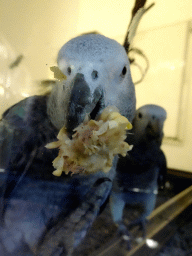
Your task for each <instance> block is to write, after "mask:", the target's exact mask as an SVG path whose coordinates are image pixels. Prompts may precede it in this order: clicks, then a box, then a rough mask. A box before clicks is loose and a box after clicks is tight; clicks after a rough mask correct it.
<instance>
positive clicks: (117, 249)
mask: <svg viewBox="0 0 192 256" xmlns="http://www.w3.org/2000/svg"><path fill="white" fill-rule="evenodd" d="M190 205H191V207H192V186H190V187H188V188H187V189H185V190H184V191H182V192H181V193H179V194H178V195H176V196H174V197H173V198H171V199H170V200H168V201H167V202H165V203H164V204H162V205H161V206H159V207H158V208H156V209H155V210H154V211H153V212H152V214H151V215H150V216H149V218H148V220H149V222H148V224H147V239H153V240H155V241H157V242H158V244H159V246H158V247H157V248H155V249H152V248H150V247H149V246H148V245H147V244H146V241H147V240H145V241H143V242H141V243H139V244H138V245H135V246H134V248H133V249H132V250H131V251H126V250H125V249H124V247H123V246H122V241H123V240H122V239H121V238H114V239H112V240H111V241H110V243H109V244H107V245H105V246H104V247H103V248H100V249H99V250H97V251H96V252H94V253H93V254H91V255H92V256H96V255H97V256H108V255H109V256H113V255H114V256H115V255H118V256H123V255H124V256H137V255H138V256H139V255H142V256H145V255H146V256H147V255H150V256H151V255H154V253H157V251H158V250H160V248H161V247H162V246H163V244H164V243H165V242H166V241H167V240H168V239H169V238H170V237H171V236H172V235H173V234H174V232H175V231H176V229H177V228H178V223H180V222H181V221H184V220H185V218H187V217H188V216H189V214H186V211H187V209H188V207H189V206H190ZM191 207H190V208H191ZM190 212H191V210H190ZM182 214H183V215H182ZM180 215H182V218H181V217H180ZM132 232H133V235H134V233H136V232H137V229H135V230H133V231H132Z"/></svg>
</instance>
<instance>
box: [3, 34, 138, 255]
mask: <svg viewBox="0 0 192 256" xmlns="http://www.w3.org/2000/svg"><path fill="white" fill-rule="evenodd" d="M57 63H58V68H59V69H60V70H61V72H62V73H63V74H64V75H65V76H66V79H65V80H62V82H61V81H60V82H59V83H56V84H54V87H53V89H52V91H51V92H50V93H48V94H46V95H41V96H31V97H29V98H26V99H24V100H22V101H20V102H19V103H17V104H16V105H14V106H12V107H10V108H9V109H8V110H7V111H6V112H5V113H4V114H3V116H2V120H1V121H0V168H1V169H2V170H4V172H1V173H0V181H1V182H0V184H1V190H0V191H1V204H0V207H1V226H0V251H1V255H2V256H10V255H39V256H40V255H41V256H43V255H46V256H49V255H54V256H56V255H68V256H69V255H72V252H73V249H74V248H75V247H76V246H78V244H79V243H80V242H81V241H82V239H83V238H84V237H85V235H86V232H87V230H88V228H89V227H90V226H91V224H92V223H93V221H94V220H95V218H96V216H97V214H98V213H99V210H100V207H101V206H102V205H103V204H104V203H105V201H106V199H107V197H108V195H109V193H110V191H111V187H112V181H113V178H114V175H115V169H116V164H117V157H115V158H114V161H113V166H112V168H111V170H110V171H109V173H107V174H106V173H103V172H102V171H100V170H98V172H97V173H95V174H90V175H83V174H81V175H78V174H77V175H73V176H70V175H65V174H62V176H60V177H56V176H54V175H53V174H52V172H53V171H54V168H53V166H52V161H53V160H54V159H55V158H56V157H57V155H58V150H57V149H54V150H49V149H47V148H46V147H45V145H46V144H47V143H49V142H52V141H55V140H56V137H57V134H58V132H59V130H60V129H61V128H62V127H63V126H65V127H66V129H67V132H68V135H69V136H70V137H71V136H72V134H73V129H74V128H76V127H77V126H78V125H79V124H80V123H82V122H83V120H84V118H85V116H86V115H87V114H88V115H89V116H90V118H91V119H97V116H99V114H100V113H101V112H102V110H103V109H104V108H105V107H107V106H109V105H112V106H116V107H117V108H118V109H119V112H120V114H121V115H123V116H125V117H127V118H128V120H129V121H130V122H131V121H132V120H133V117H134V114H135V88H134V84H133V82H132V78H131V74H130V67H129V60H128V58H127V54H126V52H125V49H124V48H123V46H121V45H120V44H119V43H117V42H116V41H115V40H112V39H109V38H107V37H105V36H102V35H99V34H88V35H83V36H79V37H76V38H73V39H71V40H70V41H69V42H67V43H66V44H65V45H64V46H63V47H62V48H61V50H60V51H59V53H58V58H57Z"/></svg>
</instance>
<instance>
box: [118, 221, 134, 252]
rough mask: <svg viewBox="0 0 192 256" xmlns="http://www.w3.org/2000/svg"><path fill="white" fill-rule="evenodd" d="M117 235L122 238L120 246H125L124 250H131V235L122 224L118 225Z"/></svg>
mask: <svg viewBox="0 0 192 256" xmlns="http://www.w3.org/2000/svg"><path fill="white" fill-rule="evenodd" d="M118 235H119V236H121V238H122V245H123V246H125V248H126V250H128V251H129V250H131V240H132V237H131V234H130V232H129V231H128V229H127V227H126V226H125V224H124V223H122V222H120V223H118Z"/></svg>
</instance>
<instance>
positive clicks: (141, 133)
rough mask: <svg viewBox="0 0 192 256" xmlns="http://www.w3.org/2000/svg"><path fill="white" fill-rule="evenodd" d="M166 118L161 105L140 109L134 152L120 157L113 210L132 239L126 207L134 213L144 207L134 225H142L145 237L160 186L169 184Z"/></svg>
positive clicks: (131, 135)
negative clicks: (165, 136)
mask: <svg viewBox="0 0 192 256" xmlns="http://www.w3.org/2000/svg"><path fill="white" fill-rule="evenodd" d="M166 115H167V114H166V111H165V110H164V109H163V108H162V107H160V106H157V105H152V104H149V105H144V106H142V107H140V108H139V109H138V110H137V111H136V114H135V117H134V119H133V129H132V130H131V131H130V133H129V134H128V137H127V140H128V141H129V143H131V144H132V145H133V149H132V150H131V151H129V152H128V154H127V155H126V157H120V158H119V161H118V164H117V169H116V176H115V178H114V184H113V188H112V193H111V196H110V208H111V214H112V217H113V220H114V222H115V223H116V224H117V225H118V230H119V232H120V234H123V235H125V236H128V237H129V236H130V235H129V231H128V229H127V227H126V226H125V224H124V222H123V210H124V207H125V205H128V207H129V209H133V210H135V209H136V208H135V206H138V207H142V213H141V214H140V215H139V217H138V219H136V220H135V221H133V223H130V224H131V225H130V226H132V225H137V224H139V225H141V228H142V230H143V235H144V237H145V223H146V217H147V216H149V215H150V213H151V212H152V211H153V209H154V206H155V202H156V196H157V191H158V184H159V183H161V185H162V184H163V183H164V182H165V176H166V158H165V155H164V153H163V151H162V150H161V148H160V146H161V143H162V139H163V125H164V121H165V119H166ZM129 238H130V237H129Z"/></svg>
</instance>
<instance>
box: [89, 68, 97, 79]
mask: <svg viewBox="0 0 192 256" xmlns="http://www.w3.org/2000/svg"><path fill="white" fill-rule="evenodd" d="M91 77H92V79H93V80H96V79H97V78H98V72H97V71H96V70H93V72H92V73H91Z"/></svg>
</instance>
